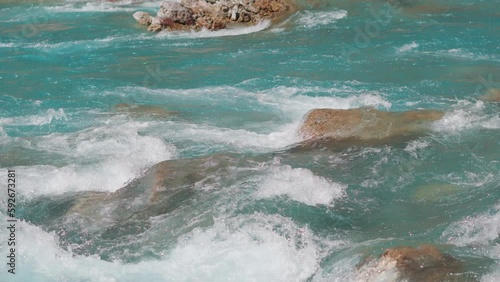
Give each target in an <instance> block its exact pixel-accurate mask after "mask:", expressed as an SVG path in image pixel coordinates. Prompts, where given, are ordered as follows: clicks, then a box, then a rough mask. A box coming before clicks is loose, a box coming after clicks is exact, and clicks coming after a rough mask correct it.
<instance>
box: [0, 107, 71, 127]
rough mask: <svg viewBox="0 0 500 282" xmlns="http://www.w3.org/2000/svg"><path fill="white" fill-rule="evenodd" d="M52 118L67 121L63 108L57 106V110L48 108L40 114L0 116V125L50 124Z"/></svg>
mask: <svg viewBox="0 0 500 282" xmlns="http://www.w3.org/2000/svg"><path fill="white" fill-rule="evenodd" d="M54 120H63V121H68V117H67V116H66V114H65V113H64V109H62V108H59V109H57V110H54V109H48V110H47V111H46V112H45V114H41V115H31V116H19V117H9V118H0V125H15V126H27V125H37V126H40V125H46V124H50V123H52V121H54Z"/></svg>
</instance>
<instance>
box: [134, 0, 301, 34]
mask: <svg viewBox="0 0 500 282" xmlns="http://www.w3.org/2000/svg"><path fill="white" fill-rule="evenodd" d="M293 10H294V8H293V6H292V5H291V4H290V2H288V0H181V1H180V2H172V1H164V2H162V4H161V7H160V10H159V11H158V13H157V15H156V17H154V18H150V16H149V14H147V13H145V12H136V13H135V14H134V18H135V20H136V21H137V22H139V23H140V24H142V25H146V26H148V30H149V31H161V30H164V29H168V30H183V29H202V28H206V29H209V30H218V29H223V28H225V27H226V26H227V25H228V24H230V23H234V22H241V23H257V22H259V21H261V20H263V19H271V20H272V19H276V18H279V17H281V16H284V15H286V14H289V13H291V12H292V11H293Z"/></svg>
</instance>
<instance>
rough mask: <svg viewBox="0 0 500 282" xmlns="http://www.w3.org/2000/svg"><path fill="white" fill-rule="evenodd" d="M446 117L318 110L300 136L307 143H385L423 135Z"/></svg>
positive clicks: (429, 112) (430, 112) (428, 112)
mask: <svg viewBox="0 0 500 282" xmlns="http://www.w3.org/2000/svg"><path fill="white" fill-rule="evenodd" d="M443 115H444V113H443V112H440V111H434V110H417V111H408V112H385V111H379V110H375V109H364V108H363V109H349V110H337V109H314V110H312V111H310V112H309V113H308V114H307V115H306V118H305V121H304V123H303V125H302V127H301V128H300V130H299V133H300V134H301V135H302V137H303V138H305V139H306V140H318V139H326V140H328V141H337V142H340V141H346V140H357V141H365V142H385V141H388V140H391V139H397V138H401V137H413V136H415V135H418V134H421V133H423V132H425V130H426V129H427V128H428V126H429V123H430V122H432V121H436V120H438V119H440V118H441V117H443Z"/></svg>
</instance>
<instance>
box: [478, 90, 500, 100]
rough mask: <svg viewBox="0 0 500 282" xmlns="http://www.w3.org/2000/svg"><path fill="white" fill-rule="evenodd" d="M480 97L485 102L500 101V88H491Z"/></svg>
mask: <svg viewBox="0 0 500 282" xmlns="http://www.w3.org/2000/svg"><path fill="white" fill-rule="evenodd" d="M479 99H481V100H483V101H485V102H497V103H500V88H490V89H488V91H486V93H485V94H484V95H483V96H481V97H479Z"/></svg>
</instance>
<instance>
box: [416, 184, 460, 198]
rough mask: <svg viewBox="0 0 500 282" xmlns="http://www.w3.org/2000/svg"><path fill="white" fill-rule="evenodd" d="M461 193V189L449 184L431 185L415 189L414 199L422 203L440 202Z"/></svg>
mask: <svg viewBox="0 0 500 282" xmlns="http://www.w3.org/2000/svg"><path fill="white" fill-rule="evenodd" d="M458 191H460V187H458V186H456V185H453V184H448V183H431V184H426V185H422V186H419V187H417V188H416V189H415V193H414V194H413V197H412V198H413V199H414V200H415V201H421V202H428V203H433V202H438V201H441V200H443V199H444V198H446V197H448V196H450V195H453V194H455V193H457V192H458Z"/></svg>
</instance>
